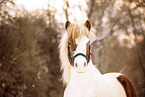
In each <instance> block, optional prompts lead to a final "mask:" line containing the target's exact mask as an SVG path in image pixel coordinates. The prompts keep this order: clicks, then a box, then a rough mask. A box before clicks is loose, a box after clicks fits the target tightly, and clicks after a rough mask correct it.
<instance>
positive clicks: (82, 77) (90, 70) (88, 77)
mask: <svg viewBox="0 0 145 97" xmlns="http://www.w3.org/2000/svg"><path fill="white" fill-rule="evenodd" d="M101 75H102V74H101V73H100V71H99V70H98V69H97V68H96V67H95V66H94V65H93V64H92V62H91V61H90V63H89V64H88V67H87V69H86V71H85V73H77V72H76V70H75V69H74V68H73V67H71V77H70V81H72V82H73V83H77V84H87V83H90V82H91V81H94V80H96V78H97V76H98V77H99V76H101Z"/></svg>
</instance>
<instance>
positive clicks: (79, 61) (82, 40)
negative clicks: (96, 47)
mask: <svg viewBox="0 0 145 97" xmlns="http://www.w3.org/2000/svg"><path fill="white" fill-rule="evenodd" d="M66 28H67V27H66ZM90 55H91V53H90V40H89V38H88V37H87V35H81V36H79V37H77V38H76V39H75V40H73V39H72V38H70V39H69V41H68V58H69V61H70V63H71V65H72V66H73V67H74V69H75V70H76V71H77V72H78V73H83V72H85V70H86V68H87V66H88V63H89V61H90Z"/></svg>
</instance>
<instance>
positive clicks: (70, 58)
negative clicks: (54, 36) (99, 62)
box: [68, 43, 92, 65]
mask: <svg viewBox="0 0 145 97" xmlns="http://www.w3.org/2000/svg"><path fill="white" fill-rule="evenodd" d="M69 45H71V44H70V43H68V58H69V61H70V63H71V64H72V65H73V64H74V59H75V58H76V57H77V56H83V57H85V58H86V60H87V64H88V63H89V61H90V55H92V54H91V53H90V45H89V44H88V45H89V55H88V56H86V55H85V54H83V53H77V54H76V55H75V56H73V57H71V53H70V47H69Z"/></svg>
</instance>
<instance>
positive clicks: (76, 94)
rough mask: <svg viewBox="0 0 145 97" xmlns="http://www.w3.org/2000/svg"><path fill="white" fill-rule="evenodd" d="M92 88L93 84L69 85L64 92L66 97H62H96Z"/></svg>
mask: <svg viewBox="0 0 145 97" xmlns="http://www.w3.org/2000/svg"><path fill="white" fill-rule="evenodd" d="M94 88H95V85H93V82H87V83H85V82H84V83H83V82H82V83H78V84H70V85H68V86H67V88H66V90H65V92H66V95H67V96H64V97H96V96H95V94H94V92H95V89H94Z"/></svg>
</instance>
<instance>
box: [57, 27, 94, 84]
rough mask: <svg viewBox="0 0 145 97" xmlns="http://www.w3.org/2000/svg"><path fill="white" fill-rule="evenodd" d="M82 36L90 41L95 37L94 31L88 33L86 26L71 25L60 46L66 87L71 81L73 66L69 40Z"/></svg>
mask: <svg viewBox="0 0 145 97" xmlns="http://www.w3.org/2000/svg"><path fill="white" fill-rule="evenodd" d="M81 35H86V36H87V37H88V38H89V39H90V40H91V39H92V38H93V37H94V33H93V32H92V31H88V29H87V28H86V27H85V26H84V25H79V24H70V25H69V27H68V29H67V32H65V33H64V34H63V36H62V39H61V41H60V44H59V51H60V52H59V53H60V56H59V57H60V62H61V70H62V71H63V74H62V80H63V83H64V85H67V84H68V82H69V80H70V74H71V64H70V62H69V60H68V48H67V45H68V40H69V38H70V37H71V38H73V39H74V40H75V39H76V38H77V37H80V36H81Z"/></svg>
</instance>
